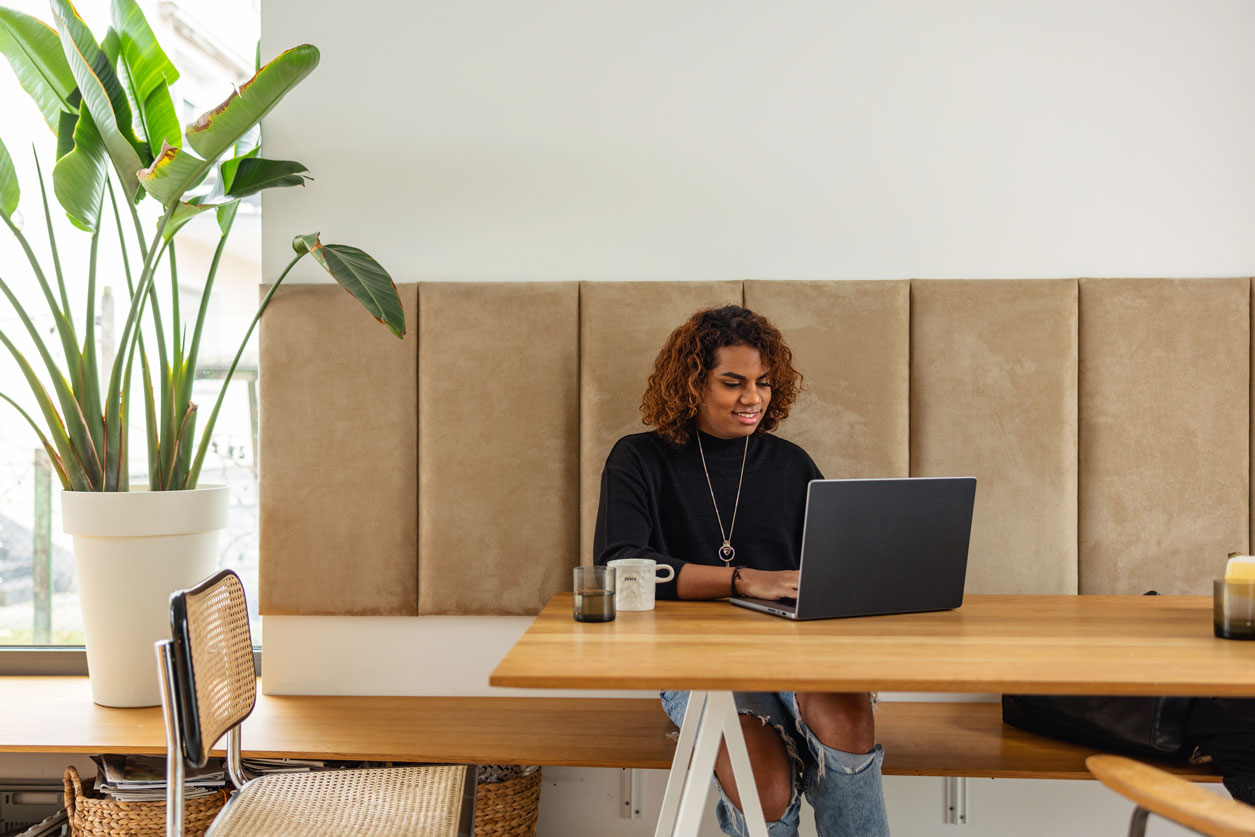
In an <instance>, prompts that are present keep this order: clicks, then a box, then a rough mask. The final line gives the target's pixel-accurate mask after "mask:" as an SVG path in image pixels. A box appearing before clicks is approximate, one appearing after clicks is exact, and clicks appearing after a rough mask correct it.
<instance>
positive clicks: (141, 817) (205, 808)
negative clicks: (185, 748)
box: [63, 766, 478, 837]
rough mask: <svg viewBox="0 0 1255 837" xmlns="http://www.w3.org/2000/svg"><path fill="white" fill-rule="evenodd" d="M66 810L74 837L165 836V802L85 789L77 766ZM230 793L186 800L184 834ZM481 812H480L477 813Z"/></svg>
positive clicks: (195, 831) (192, 833) (204, 823)
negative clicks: (126, 798)
mask: <svg viewBox="0 0 1255 837" xmlns="http://www.w3.org/2000/svg"><path fill="white" fill-rule="evenodd" d="M63 781H64V782H65V809H66V814H67V815H68V816H69V820H70V833H71V834H72V835H73V836H74V837H165V833H166V803H165V802H164V801H153V802H121V801H118V800H116V799H110V798H108V797H106V796H102V795H101V794H98V793H96V792H95V791H93V790H92V789H91V787H90V785H89V786H88V787H87V788H84V787H83V782H82V780H81V779H79V775H78V771H77V770H75V769H74V767H72V766H71V767H67V768H66V769H65V776H64V777H63ZM227 796H228V794H227V792H226V791H225V790H223V791H219V792H218V793H215V794H214V795H212V796H197V797H194V798H192V799H186V800H184V801H183V823H184V826H183V833H184V834H185V835H187V837H204V834H205V829H207V828H209V824H210V823H211V822H213V819H214V817H215V816H217V815H218V811H220V810H221V809H222V806H223V805H225V804H226V801H227ZM477 813H478V812H477Z"/></svg>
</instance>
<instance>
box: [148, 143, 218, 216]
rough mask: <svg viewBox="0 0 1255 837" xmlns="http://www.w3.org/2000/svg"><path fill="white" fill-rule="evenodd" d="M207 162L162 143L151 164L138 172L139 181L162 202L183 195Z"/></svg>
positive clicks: (203, 169) (167, 201)
mask: <svg viewBox="0 0 1255 837" xmlns="http://www.w3.org/2000/svg"><path fill="white" fill-rule="evenodd" d="M208 165H209V163H208V162H207V161H205V160H202V159H200V158H199V157H197V156H196V155H195V154H190V153H188V152H186V151H183V150H182V149H179V148H171V147H170V146H169V145H168V144H166V145H162V147H161V153H160V154H158V155H157V159H155V160H153V164H152V165H151V166H149V167H148V168H146V169H143V170H142V171H140V172H139V183H140V185H141V186H143V187H144V189H145V190H146V191H147V192H148V194H150V195H152V196H153V197H154V198H156V199H157V200H159V201H160V202H161V203H163V204H168V203H170V201H173V200H177V199H179V198H181V197H183V193H184V192H186V191H187V190H188V189H189V188H191V186H192V184H193V183H195V182H196V180H197V178H198V177H200V176H201V175H203V174H204V173H205V170H206V167H207V166H208Z"/></svg>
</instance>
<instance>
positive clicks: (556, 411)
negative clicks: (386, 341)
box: [418, 282, 579, 614]
mask: <svg viewBox="0 0 1255 837" xmlns="http://www.w3.org/2000/svg"><path fill="white" fill-rule="evenodd" d="M419 322H420V334H421V338H422V340H421V344H420V346H419V354H418V358H419V396H418V397H419V459H418V464H419V502H418V509H419V512H418V517H419V550H418V554H419V613H422V614H429V613H486V614H492V613H496V614H531V613H537V612H539V611H540V608H541V607H542V606H543V605H544V603H545V602H546V601H548V600H549V598H550V597H551V596H552V595H553V594H554V593H556V592H558V591H559V590H567V589H570V585H571V575H570V572H571V567H573V566H574V565H575V564H576V562H577V560H578V558H577V553H578V541H577V534H578V530H579V518H578V513H577V509H578V503H579V500H578V498H579V458H578V457H579V424H578V422H579V390H578V381H579V342H578V340H579V327H578V326H579V285H578V284H577V283H575V282H566V283H522V282H520V283H509V284H484V283H473V284H472V283H456V284H455V283H450V284H422V285H421V286H420V289H419Z"/></svg>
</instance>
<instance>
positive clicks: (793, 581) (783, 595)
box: [736, 568, 797, 601]
mask: <svg viewBox="0 0 1255 837" xmlns="http://www.w3.org/2000/svg"><path fill="white" fill-rule="evenodd" d="M736 592H737V595H738V596H746V597H748V598H751V599H771V600H773V601H774V600H775V599H796V598H797V570H776V571H768V570H751V569H745V568H743V569H742V570H741V577H740V578H739V579H738V580H737V584H736Z"/></svg>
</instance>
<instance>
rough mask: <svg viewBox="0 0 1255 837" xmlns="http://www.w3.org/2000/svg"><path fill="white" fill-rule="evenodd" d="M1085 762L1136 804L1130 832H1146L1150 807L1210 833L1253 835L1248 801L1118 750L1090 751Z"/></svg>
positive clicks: (1138, 835)
mask: <svg viewBox="0 0 1255 837" xmlns="http://www.w3.org/2000/svg"><path fill="white" fill-rule="evenodd" d="M1085 766H1086V767H1088V768H1089V772H1090V773H1093V774H1094V776H1095V777H1096V778H1097V779H1098V780H1099V781H1101V782H1102V783H1103V784H1104V785H1106V786H1107V787H1109V788H1111V789H1112V790H1114V791H1115V792H1116V793H1118V794H1120V795H1121V796H1124V797H1127V798H1128V799H1131V800H1132V801H1133V802H1135V803H1136V804H1137V808H1135V809H1134V811H1133V819H1132V821H1131V822H1130V823H1129V837H1142V835H1143V834H1145V833H1146V820H1147V818H1148V817H1149V816H1150V815H1151V814H1152V813H1154V814H1158V815H1159V816H1161V817H1164V818H1165V819H1169V820H1172V821H1173V822H1175V823H1177V824H1179V825H1182V826H1185V827H1186V828H1189V829H1192V830H1193V831H1197V832H1198V833H1199V834H1207V835H1210V837H1255V808H1252V807H1251V806H1250V805H1246V804H1244V803H1242V802H1237V801H1235V800H1232V799H1226V798H1225V797H1223V796H1218V795H1217V794H1214V793H1211V792H1210V791H1207V790H1204V789H1203V788H1201V787H1199V786H1198V785H1196V784H1194V783H1193V782H1188V781H1186V780H1185V779H1182V778H1180V777H1179V776H1174V775H1172V774H1171V773H1167V772H1165V771H1163V770H1160V769H1159V768H1157V767H1151V766H1150V765H1148V764H1143V763H1141V762H1139V761H1134V760H1133V759H1128V758H1124V757H1123V756H1112V755H1098V756H1090V757H1089V758H1087V759H1086V760H1085Z"/></svg>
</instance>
